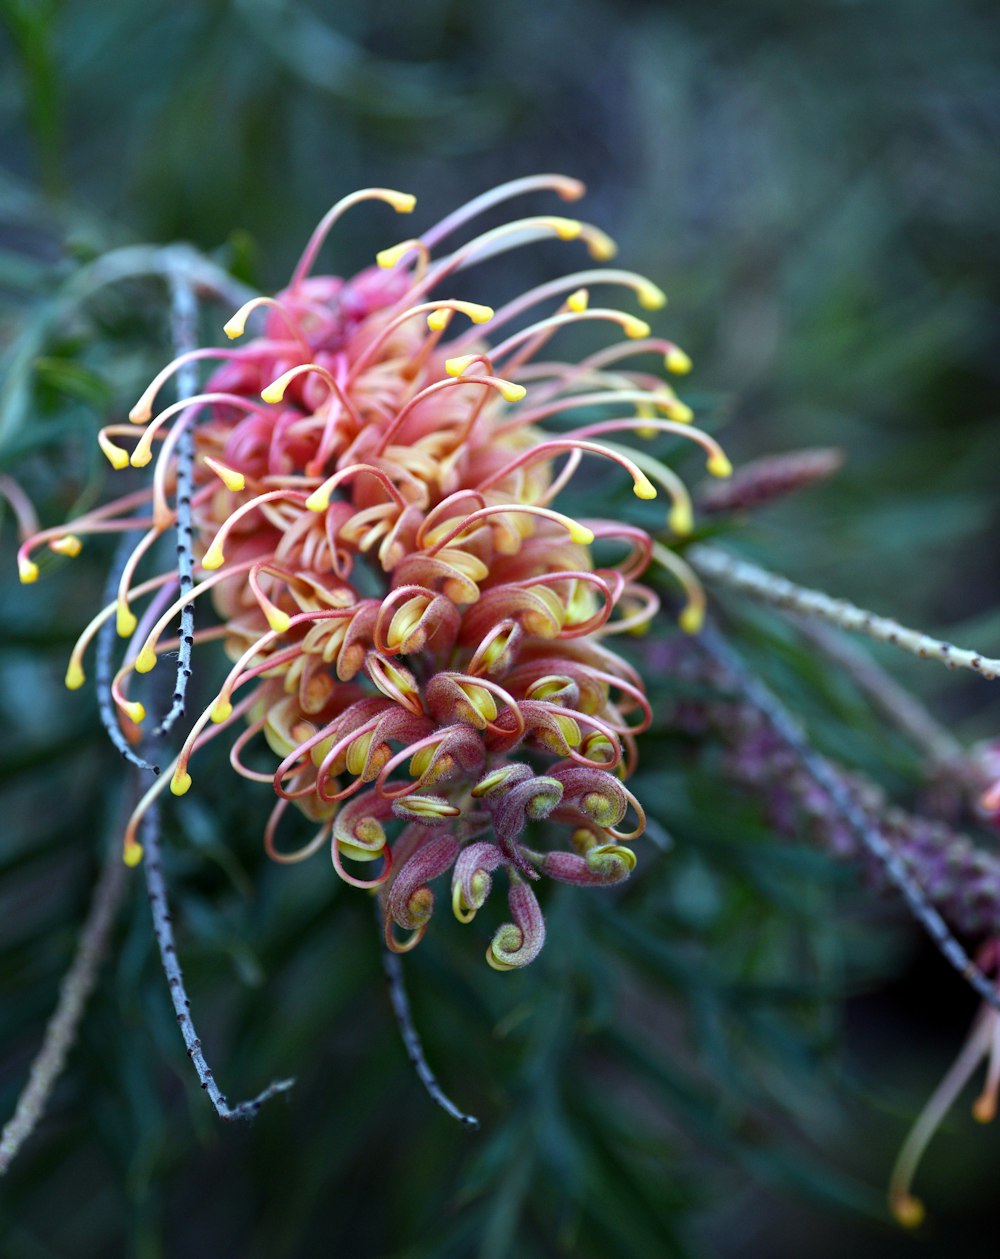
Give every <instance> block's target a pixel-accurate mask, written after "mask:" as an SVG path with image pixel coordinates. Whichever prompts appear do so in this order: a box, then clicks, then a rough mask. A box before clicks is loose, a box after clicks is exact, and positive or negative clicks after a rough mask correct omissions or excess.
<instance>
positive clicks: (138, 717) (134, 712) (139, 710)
mask: <svg viewBox="0 0 1000 1259" xmlns="http://www.w3.org/2000/svg"><path fill="white" fill-rule="evenodd" d="M121 707H122V712H123V713H125V714H126V716H127V717H128V718H129V719H130V720H131V721H134V722H135V724H136V725H139V723H140V722H142V721H145V720H146V709H145V708H144V707H143V705H142V704H140V703H139V701H138V700H131V701H129V702H127V703H124V704H122V706H121Z"/></svg>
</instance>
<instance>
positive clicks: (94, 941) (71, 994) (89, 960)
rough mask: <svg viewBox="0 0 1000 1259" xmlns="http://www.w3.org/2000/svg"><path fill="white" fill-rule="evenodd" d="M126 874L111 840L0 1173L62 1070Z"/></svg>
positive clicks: (3, 1144)
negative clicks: (111, 844)
mask: <svg viewBox="0 0 1000 1259" xmlns="http://www.w3.org/2000/svg"><path fill="white" fill-rule="evenodd" d="M127 876H128V868H127V867H126V866H125V864H124V862H123V861H122V859H121V855H120V853H119V851H118V849H117V847H116V846H111V847H110V848H109V851H108V853H107V855H106V857H105V860H104V867H103V869H102V870H101V876H100V879H99V880H98V882H97V886H96V887H95V888H94V894H93V897H92V898H91V902H90V910H89V911H88V913H87V921H86V922H85V923H84V925H83V930H82V931H81V932H80V937H79V939H78V940H77V945H76V954H75V956H74V958H73V963H72V965H71V966H70V968H69V970H68V971H67V972H66V974H65V975H64V976H63V981H62V984H61V985H60V989H59V1001H58V1004H57V1005H56V1008H55V1011H54V1013H53V1015H52V1017H51V1019H50V1020H49V1023H48V1026H47V1027H46V1029H45V1038H44V1039H43V1041H42V1046H41V1049H40V1050H39V1051H38V1054H37V1055H36V1057H35V1059H34V1061H33V1062H32V1064H31V1071H30V1074H29V1077H28V1083H27V1085H26V1086H25V1088H24V1091H23V1092H22V1093H21V1096H20V1097H19V1098H18V1100H17V1107H16V1108H15V1110H14V1114H13V1116H12V1117H11V1119H10V1120H9V1121H8V1122H7V1124H6V1126H5V1127H4V1130H3V1133H2V1135H0V1175H3V1174H4V1173H5V1172H6V1171H7V1169H8V1168H9V1167H10V1165H11V1163H12V1162H13V1160H14V1158H15V1157H16V1155H17V1153H18V1151H19V1150H20V1148H21V1146H22V1145H23V1144H24V1142H25V1141H26V1140H27V1139H28V1137H29V1136H31V1134H32V1132H33V1131H34V1129H35V1127H36V1126H37V1124H38V1121H39V1120H40V1119H41V1117H42V1115H43V1114H44V1112H45V1108H46V1106H47V1104H48V1100H49V1097H50V1095H51V1093H52V1090H53V1088H54V1087H55V1083H56V1081H57V1080H58V1079H59V1076H60V1075H61V1074H62V1070H63V1066H64V1065H65V1062H66V1055H67V1053H68V1052H69V1050H70V1048H71V1046H72V1045H73V1042H74V1041H75V1040H76V1033H77V1029H78V1027H79V1025H80V1019H81V1017H82V1016H83V1011H84V1008H85V1007H86V1004H87V998H88V997H89V996H90V994H91V992H92V991H93V988H94V984H95V983H96V981H97V972H98V970H99V969H100V964H101V959H102V958H103V956H104V951H105V948H106V946H107V942H108V936H109V935H110V933H111V928H112V926H113V924H114V920H115V915H116V913H117V911H118V907H119V905H120V904H121V900H122V894H123V892H124V890H125V885H126V881H127Z"/></svg>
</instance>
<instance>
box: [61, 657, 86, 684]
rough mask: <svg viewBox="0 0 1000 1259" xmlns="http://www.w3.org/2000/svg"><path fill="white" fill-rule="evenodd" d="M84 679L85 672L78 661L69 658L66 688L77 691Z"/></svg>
mask: <svg viewBox="0 0 1000 1259" xmlns="http://www.w3.org/2000/svg"><path fill="white" fill-rule="evenodd" d="M85 681H86V674H85V673H84V671H83V668H82V666H81V665H80V663H79V661H77V660H71V661H70V662H69V666H68V668H67V669H66V689H67V690H70V691H78V690H79V689H80V687H81V686H83V684H84V682H85Z"/></svg>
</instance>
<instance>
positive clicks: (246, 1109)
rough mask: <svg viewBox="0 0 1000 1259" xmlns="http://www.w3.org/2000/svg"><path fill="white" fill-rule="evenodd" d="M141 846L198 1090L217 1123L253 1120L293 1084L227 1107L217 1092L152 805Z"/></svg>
mask: <svg viewBox="0 0 1000 1259" xmlns="http://www.w3.org/2000/svg"><path fill="white" fill-rule="evenodd" d="M142 844H143V849H144V851H145V858H144V861H143V870H144V872H145V875H146V889H147V891H148V893H149V904H150V908H151V909H152V912H153V930H154V933H155V935H156V943H157V946H158V947H159V950H160V961H161V962H162V964H163V972H164V974H165V975H166V977H167V984H168V985H169V987H170V999H171V1001H172V1002H173V1006H174V1012H175V1014H176V1015H177V1023H178V1026H179V1027H180V1029H181V1035H182V1036H183V1037H184V1045H185V1047H186V1049H187V1054H188V1057H189V1058H190V1059H191V1061H192V1063H193V1064H194V1069H195V1070H196V1071H197V1073H198V1079H199V1081H200V1082H201V1087H202V1088H203V1089H204V1090H205V1092H206V1093H207V1094H208V1098H209V1100H210V1101H211V1103H212V1105H213V1106H214V1107H215V1110H216V1114H218V1116H219V1118H220V1119H225V1120H227V1121H232V1120H235V1119H252V1118H253V1117H254V1115H256V1114H257V1112H258V1110H260V1108H261V1106H263V1104H264V1103H265V1102H266V1101H268V1100H269V1099H270V1098H272V1097H275V1096H276V1095H277V1094H278V1093H284V1092H286V1091H287V1090H288V1089H290V1088H291V1087H292V1085H293V1084H294V1083H295V1081H294V1080H275V1081H274V1082H273V1083H271V1084H269V1085H268V1086H267V1088H266V1089H264V1090H263V1091H262V1092H260V1093H258V1094H257V1096H256V1097H252V1098H250V1099H249V1101H245V1102H238V1103H237V1104H236V1105H235V1106H230V1104H229V1102H228V1101H227V1100H226V1097H225V1095H224V1094H223V1092H222V1090H221V1089H220V1088H219V1085H218V1083H217V1082H216V1079H215V1076H214V1074H213V1073H212V1069H211V1067H210V1066H209V1065H208V1062H207V1061H206V1059H205V1053H204V1050H203V1049H202V1045H201V1041H200V1040H199V1038H198V1033H197V1032H196V1030H195V1026H194V1020H193V1019H192V1018H191V1002H190V1001H189V1000H188V996H187V991H186V990H185V987H184V974H183V972H182V970H181V964H180V962H179V961H178V960H177V948H176V945H175V942H174V929H173V925H172V919H171V917H170V906H169V903H168V901H167V889H166V883H165V880H164V877H163V866H162V864H161V853H160V813H159V809H158V808H157V806H156V805H153V806H152V807H151V808H150V809H149V811H148V812H147V814H146V816H145V818H144V819H143V826H142Z"/></svg>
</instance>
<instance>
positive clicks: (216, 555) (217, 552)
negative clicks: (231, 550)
mask: <svg viewBox="0 0 1000 1259" xmlns="http://www.w3.org/2000/svg"><path fill="white" fill-rule="evenodd" d="M225 562H226V557H225V555H224V554H223V551H222V547H221V546H216V545H215V543H214V542H213V544H212V545H211V546H210V547H209V548H208V550H207V551H206V552H205V555H204V557H203V559H202V561H201V566H202V568H207V569H209V570H211V569H215V568H221V567H222V566H223V564H225Z"/></svg>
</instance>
